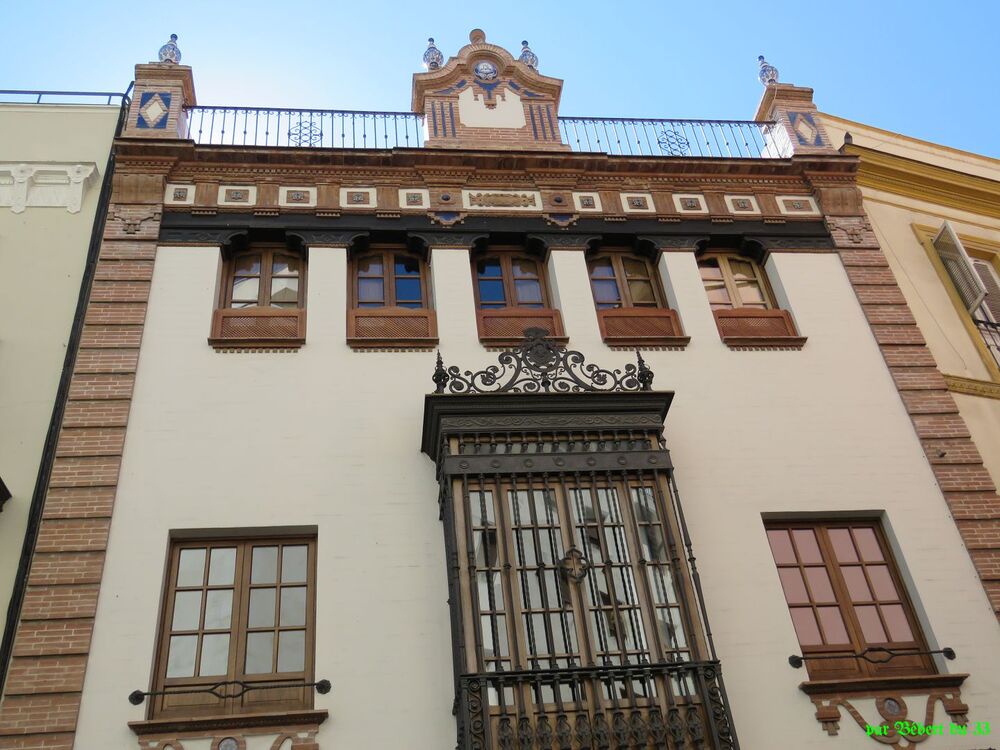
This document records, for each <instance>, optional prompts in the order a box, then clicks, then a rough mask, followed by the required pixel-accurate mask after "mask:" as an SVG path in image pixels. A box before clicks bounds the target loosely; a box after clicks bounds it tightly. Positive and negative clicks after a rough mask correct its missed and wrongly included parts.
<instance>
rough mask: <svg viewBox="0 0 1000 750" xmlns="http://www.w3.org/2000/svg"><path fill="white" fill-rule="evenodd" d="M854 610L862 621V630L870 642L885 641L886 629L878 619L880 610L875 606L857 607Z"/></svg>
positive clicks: (859, 620)
mask: <svg viewBox="0 0 1000 750" xmlns="http://www.w3.org/2000/svg"><path fill="white" fill-rule="evenodd" d="M854 612H855V613H856V614H857V616H858V622H860V623H861V632H862V633H863V634H864V637H865V641H867V642H868V643H885V640H886V638H885V629H883V627H882V622H881V621H880V620H879V619H878V612H876V611H875V607H855V608H854Z"/></svg>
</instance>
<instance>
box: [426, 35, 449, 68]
mask: <svg viewBox="0 0 1000 750" xmlns="http://www.w3.org/2000/svg"><path fill="white" fill-rule="evenodd" d="M443 62H444V55H442V54H441V50H439V49H438V48H437V47H435V46H434V37H431V38H430V39H428V40H427V49H426V50H425V51H424V67H425V68H427V70H437V69H438V68H440V67H441V63H443Z"/></svg>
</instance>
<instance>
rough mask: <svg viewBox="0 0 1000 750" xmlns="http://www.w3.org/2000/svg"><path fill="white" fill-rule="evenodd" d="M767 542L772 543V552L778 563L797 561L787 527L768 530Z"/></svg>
mask: <svg viewBox="0 0 1000 750" xmlns="http://www.w3.org/2000/svg"><path fill="white" fill-rule="evenodd" d="M767 543H768V544H770V545H771V554H772V555H774V561H775V562H776V563H778V564H779V565H781V564H782V563H784V564H788V563H794V562H795V551H794V550H793V549H792V542H791V539H789V537H788V532H787V531H786V530H785V529H770V530H768V532H767Z"/></svg>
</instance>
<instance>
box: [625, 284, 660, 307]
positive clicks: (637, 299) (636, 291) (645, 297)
mask: <svg viewBox="0 0 1000 750" xmlns="http://www.w3.org/2000/svg"><path fill="white" fill-rule="evenodd" d="M628 290H629V293H630V294H631V295H632V302H634V303H635V304H637V305H652V304H655V303H656V295H655V294H654V293H653V285H652V283H651V282H649V281H643V280H641V279H636V280H633V281H630V282H629V283H628Z"/></svg>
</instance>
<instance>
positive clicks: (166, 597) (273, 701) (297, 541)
mask: <svg viewBox="0 0 1000 750" xmlns="http://www.w3.org/2000/svg"><path fill="white" fill-rule="evenodd" d="M269 546H277V547H278V549H279V551H278V559H279V564H278V566H277V567H276V569H275V582H274V584H273V588H274V589H275V598H276V600H279V599H280V598H281V595H280V592H281V589H282V587H283V586H284V585H294V586H295V587H298V586H299V585H300V582H297V581H295V582H289V584H283V583H282V582H281V574H280V572H279V571H280V560H281V549H282V548H283V547H287V546H305V547H306V548H307V560H306V580H305V583H304V585H305V587H306V603H305V608H306V612H305V614H306V617H305V625H304V626H303V627H302V628H299V627H298V626H288V627H290V628H291V629H293V630H300V629H304V630H305V655H304V669H303V670H302V671H301V672H270V673H256V674H246V672H245V666H244V667H242V668H241V667H240V666H239V665H241V664H243V663H244V660H245V657H246V639H247V634H248V632H250V631H251V630H260V628H255V629H251V628H249V625H248V617H249V602H250V592H251V590H253V589H254V588H260V587H261V586H264V587H267V586H268V584H266V583H265V584H254V583H251V577H250V576H251V557H252V552H253V548H255V547H269ZM216 548H236V550H237V551H236V560H235V564H234V577H233V585H232V587H231V588H232V589H233V603H232V608H231V610H230V627H229V629H228V633H229V639H230V642H229V656H228V663H227V673H226V674H225V675H206V676H193V677H170V678H168V677H167V676H166V670H167V660H168V650H169V647H170V637H171V633H172V620H173V610H174V602H175V594H176V592H177V590H178V589H181V590H199V589H200V590H201V591H211V590H212V588H213V586H212V584H210V583H209V582H208V566H209V564H210V562H211V550H212V549H216ZM185 549H205V550H206V555H205V557H206V560H205V571H206V572H205V574H204V577H203V584H202V585H201V586H200V587H198V586H182V587H179V586H177V574H178V566H179V562H180V555H181V551H182V550H185ZM219 587H221V588H223V589H226V588H230V587H229V586H227V585H226V584H220V585H219V586H216V588H219ZM206 602H207V598H206V597H205V596H203V598H202V604H201V611H200V613H199V629H198V632H199V635H200V634H201V633H202V632H203V631H204V630H205V628H204V627H202V619H203V617H204V612H205V607H206V606H207V604H206ZM275 611H276V613H277V608H276V610H275ZM282 628H283V626H281V624H280V622H279V621H278V619H277V616H276V619H275V622H274V626H273V627H272V628H265V629H270V630H272V631H273V632H275V633H276V634H277V633H279V632H281V631H282ZM183 632H185V633H187V632H192V633H193V632H194V631H183ZM278 640H279V639H278V638H277V637H275V639H274V649H275V651H274V657H273V658H275V659H276V658H277V648H278ZM200 644H201V639H200V638H199V646H198V650H197V651H196V660H195V666H196V668H197V666H198V663H199V659H198V657H197V654H199V653H200ZM315 656H316V537H315V536H310V535H294V536H261V537H212V538H206V539H201V538H198V539H175V540H172V541H171V543H170V550H169V555H168V558H167V565H166V573H165V581H164V586H163V597H162V600H161V606H160V618H159V626H158V630H157V645H156V659H155V664H154V669H153V690H154V691H163V690H165V689H167V690H168V689H169V688H171V687H177V688H179V689H182V688H199V687H209V686H212V685H215V684H217V683H219V682H223V681H227V680H242V681H244V682H247V683H251V684H252V683H254V682H257V683H268V684H270V683H283V682H288V683H290V684H289V685H288V686H287V687H282V686H278V687H275V688H270V689H267V690H259V691H249V692H247V693H245V694H244V695H243V696H240V697H227V698H223V699H216V700H215V702H212V701H211V700H206V702H205V703H202V704H191V705H179V706H164V699H165V697H166V696H163V695H155V696H152V698H151V700H150V702H149V707H148V716H147V719H149V720H165V719H185V718H205V717H206V716H208V717H225V716H241V715H247V714H257V713H266V712H272V711H273V712H284V711H302V710H311V709H312V708H313V693H314V691H313V688H312V687H311V686H310V687H305V686H301V684H302V683H310V682H312V681H313V680H314V674H315ZM255 693H256V695H255ZM282 693H283V694H282ZM258 696H260V698H258ZM248 697H249V698H248ZM255 698H258V699H256V700H255Z"/></svg>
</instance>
